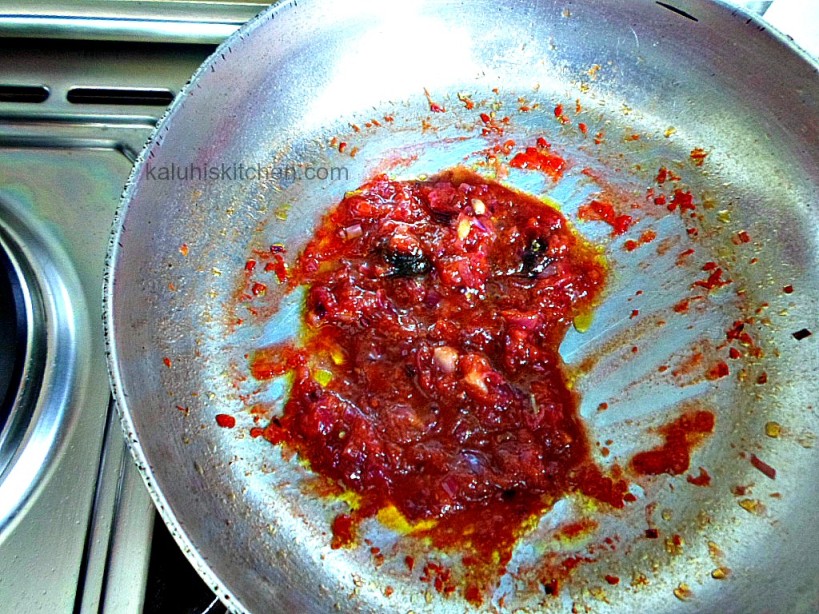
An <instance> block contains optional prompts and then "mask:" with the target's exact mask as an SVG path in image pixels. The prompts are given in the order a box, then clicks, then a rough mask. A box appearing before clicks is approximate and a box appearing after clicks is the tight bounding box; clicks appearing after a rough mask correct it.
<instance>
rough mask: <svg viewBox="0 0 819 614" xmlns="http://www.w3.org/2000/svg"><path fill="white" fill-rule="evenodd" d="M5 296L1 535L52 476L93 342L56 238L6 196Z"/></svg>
mask: <svg viewBox="0 0 819 614" xmlns="http://www.w3.org/2000/svg"><path fill="white" fill-rule="evenodd" d="M4 292H5V293H6V294H5V295H4V294H3V293H4ZM7 299H10V300H7ZM0 301H3V302H4V303H5V305H4V307H3V308H2V310H0V323H5V322H8V323H9V324H10V329H11V330H12V334H9V335H7V338H6V339H3V340H2V342H0V352H2V353H3V355H2V356H0V368H4V367H5V365H9V366H10V369H8V370H7V371H6V372H5V373H4V375H3V377H2V378H0V539H2V535H3V534H4V533H5V531H6V530H9V529H10V528H11V527H12V526H13V525H14V524H15V521H16V519H18V518H19V517H20V515H21V510H23V509H24V508H25V507H26V505H27V503H28V502H29V501H30V500H31V499H32V497H35V496H37V493H39V492H40V487H41V486H42V485H43V484H45V483H46V482H47V479H48V476H49V475H50V469H51V468H52V466H53V464H54V461H55V460H56V459H57V458H59V456H60V453H61V449H62V446H63V444H64V442H65V441H66V440H67V438H68V435H69V433H70V432H71V429H72V428H73V426H74V421H73V420H72V416H74V414H75V412H76V410H77V409H78V408H79V406H80V405H81V403H82V402H83V392H82V391H83V389H84V388H83V386H82V384H83V382H85V381H87V378H88V377H89V372H90V350H89V347H90V346H91V345H92V342H91V323H90V321H89V316H88V309H87V307H86V305H87V303H86V299H85V295H84V292H83V289H82V285H81V283H80V280H79V277H78V276H77V273H76V271H75V270H74V268H73V265H72V263H71V260H70V259H69V257H68V255H67V254H66V252H65V250H64V248H63V246H62V244H61V242H60V240H59V238H58V237H57V236H55V235H54V234H53V233H52V232H51V231H50V230H49V229H48V227H46V226H45V225H44V224H43V223H42V222H40V221H39V220H37V219H36V217H35V215H34V214H33V212H29V211H28V210H26V209H25V208H23V207H20V206H15V204H12V203H9V202H8V201H6V200H3V199H0ZM2 330H3V331H4V333H3V334H4V336H6V335H5V330H7V329H6V328H3V329H2Z"/></svg>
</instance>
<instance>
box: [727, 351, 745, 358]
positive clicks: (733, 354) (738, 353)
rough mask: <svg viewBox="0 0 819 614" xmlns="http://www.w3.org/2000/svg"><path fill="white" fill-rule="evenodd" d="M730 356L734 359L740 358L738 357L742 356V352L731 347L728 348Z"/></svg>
mask: <svg viewBox="0 0 819 614" xmlns="http://www.w3.org/2000/svg"><path fill="white" fill-rule="evenodd" d="M728 358H730V359H732V360H738V359H740V358H742V352H740V351H739V350H738V349H736V348H731V349H729V350H728Z"/></svg>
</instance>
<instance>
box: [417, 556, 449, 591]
mask: <svg viewBox="0 0 819 614" xmlns="http://www.w3.org/2000/svg"><path fill="white" fill-rule="evenodd" d="M420 579H421V582H429V583H431V584H432V585H433V586H434V587H435V590H436V591H438V592H439V593H445V594H450V593H453V592H455V588H456V587H455V585H454V584H452V583H451V580H452V572H451V571H450V570H449V569H447V568H446V567H444V566H443V565H439V564H437V563H427V564H426V565H424V571H423V575H422V576H421V578H420Z"/></svg>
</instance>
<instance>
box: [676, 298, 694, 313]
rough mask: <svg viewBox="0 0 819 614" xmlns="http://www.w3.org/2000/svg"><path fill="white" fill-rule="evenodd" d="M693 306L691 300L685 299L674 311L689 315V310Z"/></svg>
mask: <svg viewBox="0 0 819 614" xmlns="http://www.w3.org/2000/svg"><path fill="white" fill-rule="evenodd" d="M690 306H691V299H688V298H684V299H683V300H681V301H680V302H679V303H677V304H675V305H674V307H672V309H673V310H674V311H675V312H677V313H688V308H689V307H690Z"/></svg>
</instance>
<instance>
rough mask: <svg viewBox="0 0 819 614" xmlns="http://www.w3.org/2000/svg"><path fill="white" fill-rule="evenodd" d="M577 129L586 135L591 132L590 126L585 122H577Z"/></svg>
mask: <svg viewBox="0 0 819 614" xmlns="http://www.w3.org/2000/svg"><path fill="white" fill-rule="evenodd" d="M577 129H578V130H580V132H582V133H583V135H584V136H585V135H587V134H588V133H589V127H588V126H587V125H586V124H584V123H583V122H580V123H579V124H577Z"/></svg>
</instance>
